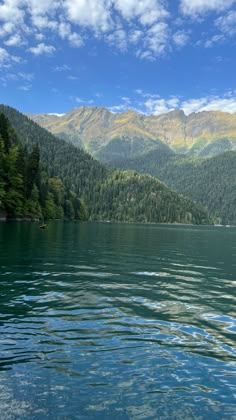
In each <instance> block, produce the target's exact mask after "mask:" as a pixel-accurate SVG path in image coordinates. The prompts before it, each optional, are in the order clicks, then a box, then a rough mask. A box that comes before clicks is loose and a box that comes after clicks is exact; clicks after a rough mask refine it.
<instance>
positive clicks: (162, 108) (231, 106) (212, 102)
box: [139, 90, 236, 115]
mask: <svg viewBox="0 0 236 420" xmlns="http://www.w3.org/2000/svg"><path fill="white" fill-rule="evenodd" d="M140 95H141V96H142V97H143V98H144V101H143V102H142V103H141V102H139V106H140V107H141V109H142V111H143V112H145V113H147V114H152V115H161V114H164V113H166V112H170V111H174V110H176V109H182V110H183V111H184V112H185V114H186V115H189V114H191V113H192V112H202V111H223V112H230V113H236V91H232V90H231V91H229V92H226V93H225V94H224V95H222V96H217V95H209V96H204V97H200V98H190V99H187V100H182V99H181V98H180V97H178V96H172V97H169V98H161V97H157V96H158V95H152V94H144V93H143V92H142V93H141V94H140Z"/></svg>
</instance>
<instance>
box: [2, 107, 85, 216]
mask: <svg viewBox="0 0 236 420" xmlns="http://www.w3.org/2000/svg"><path fill="white" fill-rule="evenodd" d="M0 216H4V217H7V218H9V219H11V218H27V219H42V218H45V219H62V218H64V217H66V218H68V219H74V218H75V219H84V218H86V210H85V207H84V205H83V203H82V202H81V201H80V200H79V199H78V197H77V196H76V194H75V193H73V192H71V191H68V190H66V189H65V186H64V184H63V182H62V180H61V179H60V178H58V177H51V178H49V176H48V174H47V172H46V171H45V170H43V168H42V167H41V165H40V150H39V147H38V146H37V145H34V146H33V147H32V150H31V152H28V151H27V150H26V149H25V148H24V147H23V146H22V145H21V144H20V143H19V141H18V139H17V136H16V133H15V131H14V130H13V129H12V127H11V126H10V124H9V122H8V120H7V119H6V117H5V116H4V114H2V113H1V114H0Z"/></svg>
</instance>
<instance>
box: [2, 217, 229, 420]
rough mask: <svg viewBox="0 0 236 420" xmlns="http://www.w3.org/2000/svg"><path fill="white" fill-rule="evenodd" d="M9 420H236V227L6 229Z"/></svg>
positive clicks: (5, 400) (5, 405)
mask: <svg viewBox="0 0 236 420" xmlns="http://www.w3.org/2000/svg"><path fill="white" fill-rule="evenodd" d="M0 272H1V276H0V291H1V293H0V418H1V420H5V419H24V420H28V419H37V420H42V419H105V420H106V419H158V420H159V419H160V420H162V419H181V420H184V419H207V420H211V419H216V420H218V419H236V400H235V396H236V349H235V347H236V346H235V345H236V340H235V338H236V310H235V308H236V306H235V301H236V298H235V285H236V229H235V228H223V227H218V228H217V227H181V226H173V227H171V226H158V225H131V224H112V223H81V224H79V223H64V224H63V223H54V224H53V223H52V224H49V226H48V228H47V229H46V230H45V231H42V230H40V229H39V227H38V225H37V224H27V223H8V224H4V223H2V224H0Z"/></svg>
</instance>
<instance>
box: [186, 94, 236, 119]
mask: <svg viewBox="0 0 236 420" xmlns="http://www.w3.org/2000/svg"><path fill="white" fill-rule="evenodd" d="M181 108H182V109H183V110H184V112H185V113H186V114H187V115H188V114H190V113H191V112H202V111H223V112H230V113H234V112H236V96H234V97H232V98H228V97H222V98H221V97H219V96H207V97H203V98H199V99H194V100H193V99H191V100H189V101H185V102H183V103H182V104H181Z"/></svg>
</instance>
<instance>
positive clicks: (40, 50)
mask: <svg viewBox="0 0 236 420" xmlns="http://www.w3.org/2000/svg"><path fill="white" fill-rule="evenodd" d="M28 51H30V52H31V53H32V54H34V55H42V54H46V55H51V54H53V53H54V52H55V51H56V48H54V47H53V46H52V45H46V44H44V43H43V42H42V43H40V44H38V45H36V47H31V48H29V49H28Z"/></svg>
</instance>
